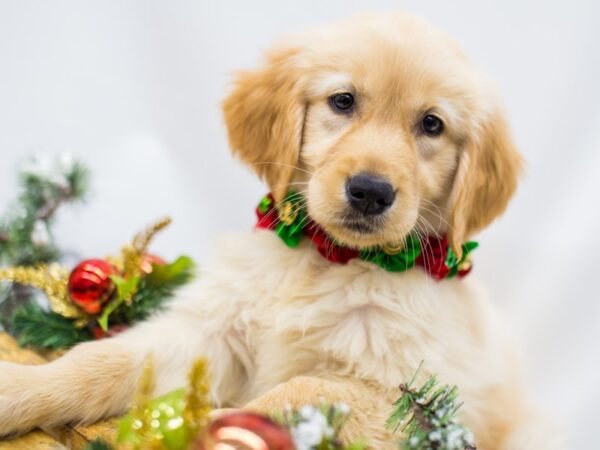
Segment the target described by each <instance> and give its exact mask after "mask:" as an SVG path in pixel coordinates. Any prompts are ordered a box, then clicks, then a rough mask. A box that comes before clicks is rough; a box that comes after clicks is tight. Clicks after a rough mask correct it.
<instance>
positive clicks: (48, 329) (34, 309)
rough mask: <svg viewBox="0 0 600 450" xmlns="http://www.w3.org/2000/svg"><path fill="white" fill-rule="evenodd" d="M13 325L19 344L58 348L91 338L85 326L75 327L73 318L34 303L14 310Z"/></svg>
mask: <svg viewBox="0 0 600 450" xmlns="http://www.w3.org/2000/svg"><path fill="white" fill-rule="evenodd" d="M13 327H14V331H15V333H16V334H17V335H18V338H19V344H20V345H21V346H32V347H38V348H48V349H58V348H68V347H72V346H73V345H75V344H78V343H79V342H84V341H89V340H90V339H92V333H91V332H90V331H89V330H88V329H87V328H81V329H80V328H77V327H76V326H75V324H74V321H73V320H71V319H67V318H65V317H63V316H61V315H59V314H56V313H53V312H50V311H45V310H44V309H42V307H41V306H39V305H38V304H36V303H29V304H27V305H24V306H22V307H21V308H19V309H18V310H17V311H16V312H15V314H14V316H13Z"/></svg>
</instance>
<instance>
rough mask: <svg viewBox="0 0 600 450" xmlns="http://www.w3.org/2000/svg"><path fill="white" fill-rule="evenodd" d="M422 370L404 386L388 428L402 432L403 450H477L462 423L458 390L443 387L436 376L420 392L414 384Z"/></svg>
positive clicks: (401, 446)
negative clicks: (459, 419)
mask: <svg viewBox="0 0 600 450" xmlns="http://www.w3.org/2000/svg"><path fill="white" fill-rule="evenodd" d="M420 369H421V367H419V369H417V372H416V373H415V375H414V376H413V378H412V380H410V381H409V382H408V383H405V384H402V385H400V391H401V395H400V397H399V398H398V400H397V401H396V402H395V403H394V410H393V412H392V414H391V416H390V418H389V419H388V421H387V422H386V427H387V428H388V429H390V430H392V431H394V432H396V431H398V430H401V431H402V432H403V433H404V435H405V438H404V439H403V440H402V441H401V443H400V448H401V449H402V450H475V449H476V447H475V444H474V441H473V434H472V433H471V432H470V431H469V430H468V429H467V428H466V427H465V426H464V425H462V424H461V423H459V422H458V419H457V417H456V413H457V411H458V409H459V408H460V404H458V403H457V400H458V388H457V387H456V386H452V387H450V386H448V385H443V386H439V385H438V381H437V377H436V376H435V375H432V376H431V377H429V379H428V380H427V381H426V382H425V384H423V386H421V387H420V388H413V387H412V386H413V384H414V382H415V380H416V378H417V375H418V373H419V371H420Z"/></svg>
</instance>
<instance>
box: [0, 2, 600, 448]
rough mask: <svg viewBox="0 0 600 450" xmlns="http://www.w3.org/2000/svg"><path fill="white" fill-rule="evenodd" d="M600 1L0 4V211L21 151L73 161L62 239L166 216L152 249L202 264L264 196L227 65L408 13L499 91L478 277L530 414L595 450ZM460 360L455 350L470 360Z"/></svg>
mask: <svg viewBox="0 0 600 450" xmlns="http://www.w3.org/2000/svg"><path fill="white" fill-rule="evenodd" d="M598 5H600V3H598V2H595V3H594V2H592V1H578V2H574V1H572V2H560V3H559V2H539V3H534V2H524V1H522V0H504V1H502V2H497V3H488V2H482V1H477V2H476V1H473V2H466V1H457V0H453V1H448V0H428V1H426V2H425V1H405V2H401V1H397V2H393V1H370V2H367V1H364V2H359V1H348V0H346V1H343V0H339V1H298V2H284V1H281V0H280V1H277V0H271V1H243V0H239V1H221V2H217V1H213V2H209V1H191V0H190V1H168V2H167V1H163V2H158V1H147V0H139V1H96V2H90V1H87V2H75V1H73V2H66V1H53V2H48V1H39V2H31V1H18V0H13V1H6V0H4V1H3V0H0V155H1V158H0V209H4V208H5V207H6V206H7V205H8V204H9V202H10V200H11V199H13V198H14V196H15V194H16V188H15V176H14V174H15V167H16V164H17V161H18V160H19V159H20V158H22V157H23V156H25V155H28V154H31V153H35V152H39V153H49V154H53V153H59V152H62V151H67V152H71V153H74V154H76V155H79V156H80V157H81V158H82V159H83V160H84V161H86V162H87V163H88V164H89V166H90V167H91V169H92V173H93V180H92V181H93V190H92V195H91V196H90V198H89V202H88V204H87V205H84V206H81V207H78V208H76V209H71V210H69V211H66V212H62V213H61V215H60V220H59V222H58V230H57V238H58V239H59V243H60V245H61V246H62V247H63V248H69V249H73V250H75V251H77V252H78V253H80V254H81V255H85V256H88V257H91V256H103V255H105V254H107V253H110V252H112V251H116V250H117V249H118V248H119V246H120V245H121V244H122V243H124V242H126V241H127V240H128V239H129V238H130V236H131V235H132V234H133V233H134V232H135V231H136V230H137V229H139V228H140V227H142V226H143V225H145V224H146V223H148V222H149V221H152V220H153V219H154V218H155V217H157V216H160V215H163V214H165V213H167V214H170V215H172V216H173V217H174V219H175V223H174V225H173V226H172V228H171V229H170V230H169V231H167V232H165V233H164V235H163V236H162V237H161V238H160V239H159V240H158V241H157V242H156V245H155V246H154V252H155V253H159V254H162V255H164V256H166V257H173V256H175V255H178V254H181V253H187V254H190V255H192V256H194V257H195V258H196V259H197V260H198V262H199V263H200V264H202V263H204V262H205V260H206V258H207V255H208V253H209V250H210V247H211V243H212V241H213V238H214V237H215V236H216V235H218V234H219V233H221V232H223V231H225V230H234V229H247V228H249V227H251V226H252V223H253V220H254V216H253V208H254V205H255V203H256V202H257V200H258V199H259V198H260V196H261V195H262V194H263V193H264V191H265V188H264V187H262V186H261V185H260V184H259V183H258V182H257V181H256V180H255V179H254V177H253V176H252V175H251V174H250V173H249V172H248V171H247V170H246V169H245V168H242V167H241V166H240V165H238V164H237V163H235V162H234V161H233V160H232V158H231V157H230V156H229V154H228V151H227V145H226V139H225V132H224V128H223V123H222V118H221V115H220V112H219V102H220V100H221V99H222V97H223V95H224V93H225V92H226V90H227V82H228V80H229V79H230V75H231V73H232V72H233V71H234V70H235V69H238V68H242V67H251V66H252V65H254V64H255V63H256V61H257V60H258V58H259V55H260V51H261V49H264V48H266V47H267V46H268V45H269V44H270V43H271V42H272V41H274V40H275V39H277V37H278V36H280V35H281V34H284V33H287V32H290V31H298V30H302V29H303V28H305V27H306V26H310V25H315V24H319V23H323V22H327V21H330V20H334V19H336V18H338V17H342V16H346V15H348V14H351V13H354V12H358V11H362V10H386V9H387V10H390V9H399V8H402V9H406V10H409V11H412V12H415V13H417V14H419V15H423V16H425V17H427V18H428V19H429V20H430V21H432V22H433V23H435V24H436V25H438V26H440V27H442V28H444V29H446V30H447V31H449V32H450V33H451V34H452V35H454V36H455V37H456V38H457V39H458V40H459V41H460V42H461V43H462V44H463V46H464V47H465V48H466V50H467V52H468V53H469V54H470V55H471V57H472V59H473V60H474V61H475V62H477V63H478V64H479V65H480V66H482V67H483V68H484V69H485V70H486V71H487V72H488V73H490V74H491V75H492V76H493V77H494V78H495V79H496V80H497V81H498V84H499V87H500V90H501V93H502V96H503V98H504V99H505V104H506V107H507V110H508V112H509V117H510V119H511V122H512V124H513V128H514V132H515V135H516V140H517V142H518V143H519V146H520V147H521V150H522V151H523V153H524V154H525V156H526V158H527V160H528V165H529V168H528V175H527V176H526V178H525V179H524V180H523V183H522V185H521V189H520V191H519V193H518V195H517V197H516V199H515V200H514V202H513V204H512V207H511V208H510V209H509V212H508V214H507V215H506V216H505V217H504V218H503V219H502V220H501V221H499V222H497V223H496V224H495V225H494V226H493V227H491V228H490V229H489V230H488V231H487V232H485V233H484V234H482V235H481V236H480V237H479V240H480V242H481V244H482V246H481V248H480V249H479V250H478V251H477V253H476V259H475V260H476V270H475V273H476V275H477V276H478V277H480V278H482V279H483V280H484V281H485V282H486V283H487V285H488V287H489V290H490V292H491V294H492V296H493V297H494V301H495V302H497V303H498V304H500V305H502V306H503V307H505V308H507V309H508V310H509V311H510V314H511V315H512V317H514V320H515V325H516V327H517V328H518V329H519V330H520V334H521V335H522V340H523V342H524V349H525V351H526V353H527V354H528V356H529V357H528V359H527V374H528V378H529V379H530V386H531V389H532V391H533V393H534V395H535V396H536V398H537V399H538V401H539V403H540V405H541V406H542V407H543V408H544V409H545V410H547V411H551V412H552V413H553V414H554V415H555V416H557V417H558V418H559V419H560V420H562V422H563V423H564V424H565V428H566V430H567V432H568V433H569V435H570V436H571V437H572V439H573V441H572V442H573V443H572V445H570V448H578V449H583V448H585V449H591V448H600V444H598V443H597V442H596V443H594V442H593V441H592V440H591V433H588V431H594V432H595V433H594V434H595V435H597V427H598V420H600V413H599V412H598V400H600V385H599V384H598V381H599V380H600V350H599V349H598V347H599V346H600V322H599V319H600V295H599V294H598V288H597V286H598V284H597V283H598V278H599V275H600V274H599V271H600V264H599V257H598V253H599V251H600V238H599V237H598V236H599V234H600V233H599V231H598V229H599V228H600V210H599V208H598V204H599V201H598V198H597V197H598V195H600V111H599V109H598V105H599V104H600V32H599V20H600V7H599V6H598ZM468 357H469V355H465V358H468Z"/></svg>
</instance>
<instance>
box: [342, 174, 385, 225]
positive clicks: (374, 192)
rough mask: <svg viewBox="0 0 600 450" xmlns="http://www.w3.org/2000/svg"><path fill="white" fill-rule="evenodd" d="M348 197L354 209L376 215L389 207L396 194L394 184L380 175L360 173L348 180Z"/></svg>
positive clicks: (367, 214) (368, 214) (366, 214)
mask: <svg viewBox="0 0 600 450" xmlns="http://www.w3.org/2000/svg"><path fill="white" fill-rule="evenodd" d="M346 197H348V201H349V202H350V206H352V207H353V208H354V209H356V210H357V211H360V212H361V213H363V214H364V215H365V216H374V215H377V214H381V213H382V212H384V211H385V210H386V209H388V208H389V207H390V206H391V205H392V203H394V198H395V197H396V194H395V193H394V188H393V187H392V185H391V184H390V183H389V182H387V181H386V180H385V179H383V178H381V177H380V176H377V175H374V174H370V173H359V174H358V175H354V176H353V177H351V178H349V179H348V181H346Z"/></svg>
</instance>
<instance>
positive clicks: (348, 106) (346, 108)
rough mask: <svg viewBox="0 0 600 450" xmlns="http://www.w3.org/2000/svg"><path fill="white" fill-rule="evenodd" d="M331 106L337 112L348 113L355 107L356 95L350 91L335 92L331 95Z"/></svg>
mask: <svg viewBox="0 0 600 450" xmlns="http://www.w3.org/2000/svg"><path fill="white" fill-rule="evenodd" d="M329 106H331V109H333V110H334V111H335V112H337V113H340V114H348V113H350V112H352V109H353V107H354V96H353V95H352V94H350V93H349V92H342V93H340V94H334V95H332V96H331V97H329Z"/></svg>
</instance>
